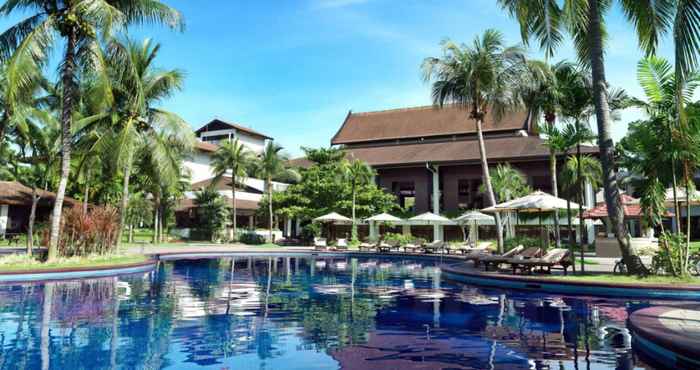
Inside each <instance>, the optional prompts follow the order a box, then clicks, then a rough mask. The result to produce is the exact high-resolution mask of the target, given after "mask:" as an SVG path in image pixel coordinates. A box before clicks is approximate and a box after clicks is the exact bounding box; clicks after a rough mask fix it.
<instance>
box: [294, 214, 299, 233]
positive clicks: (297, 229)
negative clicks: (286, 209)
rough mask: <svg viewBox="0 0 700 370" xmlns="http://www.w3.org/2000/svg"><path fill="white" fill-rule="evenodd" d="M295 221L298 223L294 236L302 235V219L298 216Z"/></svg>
mask: <svg viewBox="0 0 700 370" xmlns="http://www.w3.org/2000/svg"><path fill="white" fill-rule="evenodd" d="M295 221H296V223H297V227H296V228H295V229H294V236H299V235H301V220H300V219H298V218H297V219H296V220H295Z"/></svg>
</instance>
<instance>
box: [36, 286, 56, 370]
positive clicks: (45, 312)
mask: <svg viewBox="0 0 700 370" xmlns="http://www.w3.org/2000/svg"><path fill="white" fill-rule="evenodd" d="M55 284H56V283H52V282H47V283H45V284H44V297H43V298H44V299H43V301H42V303H41V337H40V338H41V343H40V344H39V347H40V351H41V369H42V370H48V369H49V368H50V367H51V366H50V361H51V353H50V347H51V337H50V336H49V334H50V330H49V329H50V327H51V312H52V311H53V307H52V306H53V290H54V285H55Z"/></svg>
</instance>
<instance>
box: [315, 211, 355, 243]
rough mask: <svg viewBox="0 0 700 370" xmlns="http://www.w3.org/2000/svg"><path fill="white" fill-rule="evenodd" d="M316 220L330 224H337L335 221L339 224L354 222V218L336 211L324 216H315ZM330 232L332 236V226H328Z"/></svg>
mask: <svg viewBox="0 0 700 370" xmlns="http://www.w3.org/2000/svg"><path fill="white" fill-rule="evenodd" d="M314 222H321V223H325V224H329V225H330V224H335V223H338V224H347V223H352V220H351V219H349V218H347V217H345V216H343V215H341V214H338V213H336V212H331V213H328V214H325V215H323V216H319V217H316V218H314ZM328 234H329V235H328V236H329V237H330V236H331V235H330V234H331V230H330V226H329V227H328Z"/></svg>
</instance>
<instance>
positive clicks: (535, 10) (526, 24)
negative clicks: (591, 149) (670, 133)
mask: <svg viewBox="0 0 700 370" xmlns="http://www.w3.org/2000/svg"><path fill="white" fill-rule="evenodd" d="M619 2H620V5H622V8H623V11H624V14H625V16H626V17H627V19H628V20H630V21H631V22H632V24H633V25H634V27H635V30H636V33H637V36H638V39H639V45H640V46H641V47H642V49H643V50H644V51H645V52H646V53H647V54H650V55H651V54H654V53H655V51H656V48H657V46H658V43H659V40H660V38H661V35H663V34H665V33H666V32H668V31H669V30H671V31H672V32H673V41H674V45H675V55H674V57H675V58H674V60H675V61H676V62H675V63H676V72H677V74H678V75H679V76H680V79H681V80H684V79H685V77H686V76H687V75H688V74H689V73H690V71H692V70H694V69H695V67H697V64H698V60H697V57H696V56H697V54H698V52H700V7H699V6H698V3H697V2H696V1H682V0H669V1H651V2H647V1H633V0H620V1H619ZM499 3H500V4H501V6H502V7H503V8H504V9H506V10H507V11H508V12H509V13H510V15H511V16H513V17H514V18H515V19H516V20H517V21H518V23H519V24H520V32H521V36H522V39H523V41H524V42H526V43H527V42H528V41H529V40H530V39H531V38H534V39H537V40H538V41H539V44H540V48H541V49H543V50H544V51H545V54H546V55H547V56H552V55H553V54H554V51H555V50H556V49H557V47H559V46H560V45H561V44H562V42H563V39H564V32H568V33H569V34H571V36H572V38H573V41H574V47H575V49H576V52H577V54H578V59H579V60H580V61H581V62H584V63H585V64H586V65H587V66H590V67H591V70H590V71H591V79H592V83H593V97H594V99H593V102H594V105H595V115H596V121H597V125H598V146H599V147H600V151H601V164H602V167H603V173H604V176H603V185H604V188H605V203H606V205H607V207H608V214H609V216H610V220H611V221H612V223H613V230H614V232H615V236H616V237H617V240H618V243H619V244H620V250H621V252H622V257H623V260H624V262H625V265H627V268H628V271H630V272H631V273H633V274H637V273H643V272H644V270H645V269H644V266H642V265H640V264H639V262H638V260H637V259H634V258H633V251H632V249H631V247H630V241H629V239H628V233H627V229H626V226H625V223H624V219H623V218H624V214H623V210H622V204H621V201H620V191H619V189H618V186H617V182H616V181H617V179H616V175H615V168H614V164H615V158H614V145H613V141H612V137H611V134H610V130H611V117H610V107H609V104H608V100H607V98H606V96H607V94H608V91H607V82H606V78H605V65H604V52H603V48H604V44H605V40H606V39H607V32H606V30H605V23H604V17H605V15H606V13H607V11H608V10H609V9H610V5H611V3H612V2H611V1H590V0H588V1H578V0H564V1H563V2H557V1H534V0H526V1H521V0H499ZM677 96H680V93H677ZM679 100H680V99H679ZM679 108H682V104H680V103H679ZM679 111H682V109H679Z"/></svg>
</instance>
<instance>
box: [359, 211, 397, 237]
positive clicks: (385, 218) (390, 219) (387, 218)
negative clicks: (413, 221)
mask: <svg viewBox="0 0 700 370" xmlns="http://www.w3.org/2000/svg"><path fill="white" fill-rule="evenodd" d="M365 221H367V222H369V223H370V234H372V230H374V228H373V227H372V224H375V223H397V222H401V221H403V220H402V219H400V218H398V217H396V216H392V215H390V214H388V213H380V214H378V215H374V216H372V217H369V218H367V219H365Z"/></svg>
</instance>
